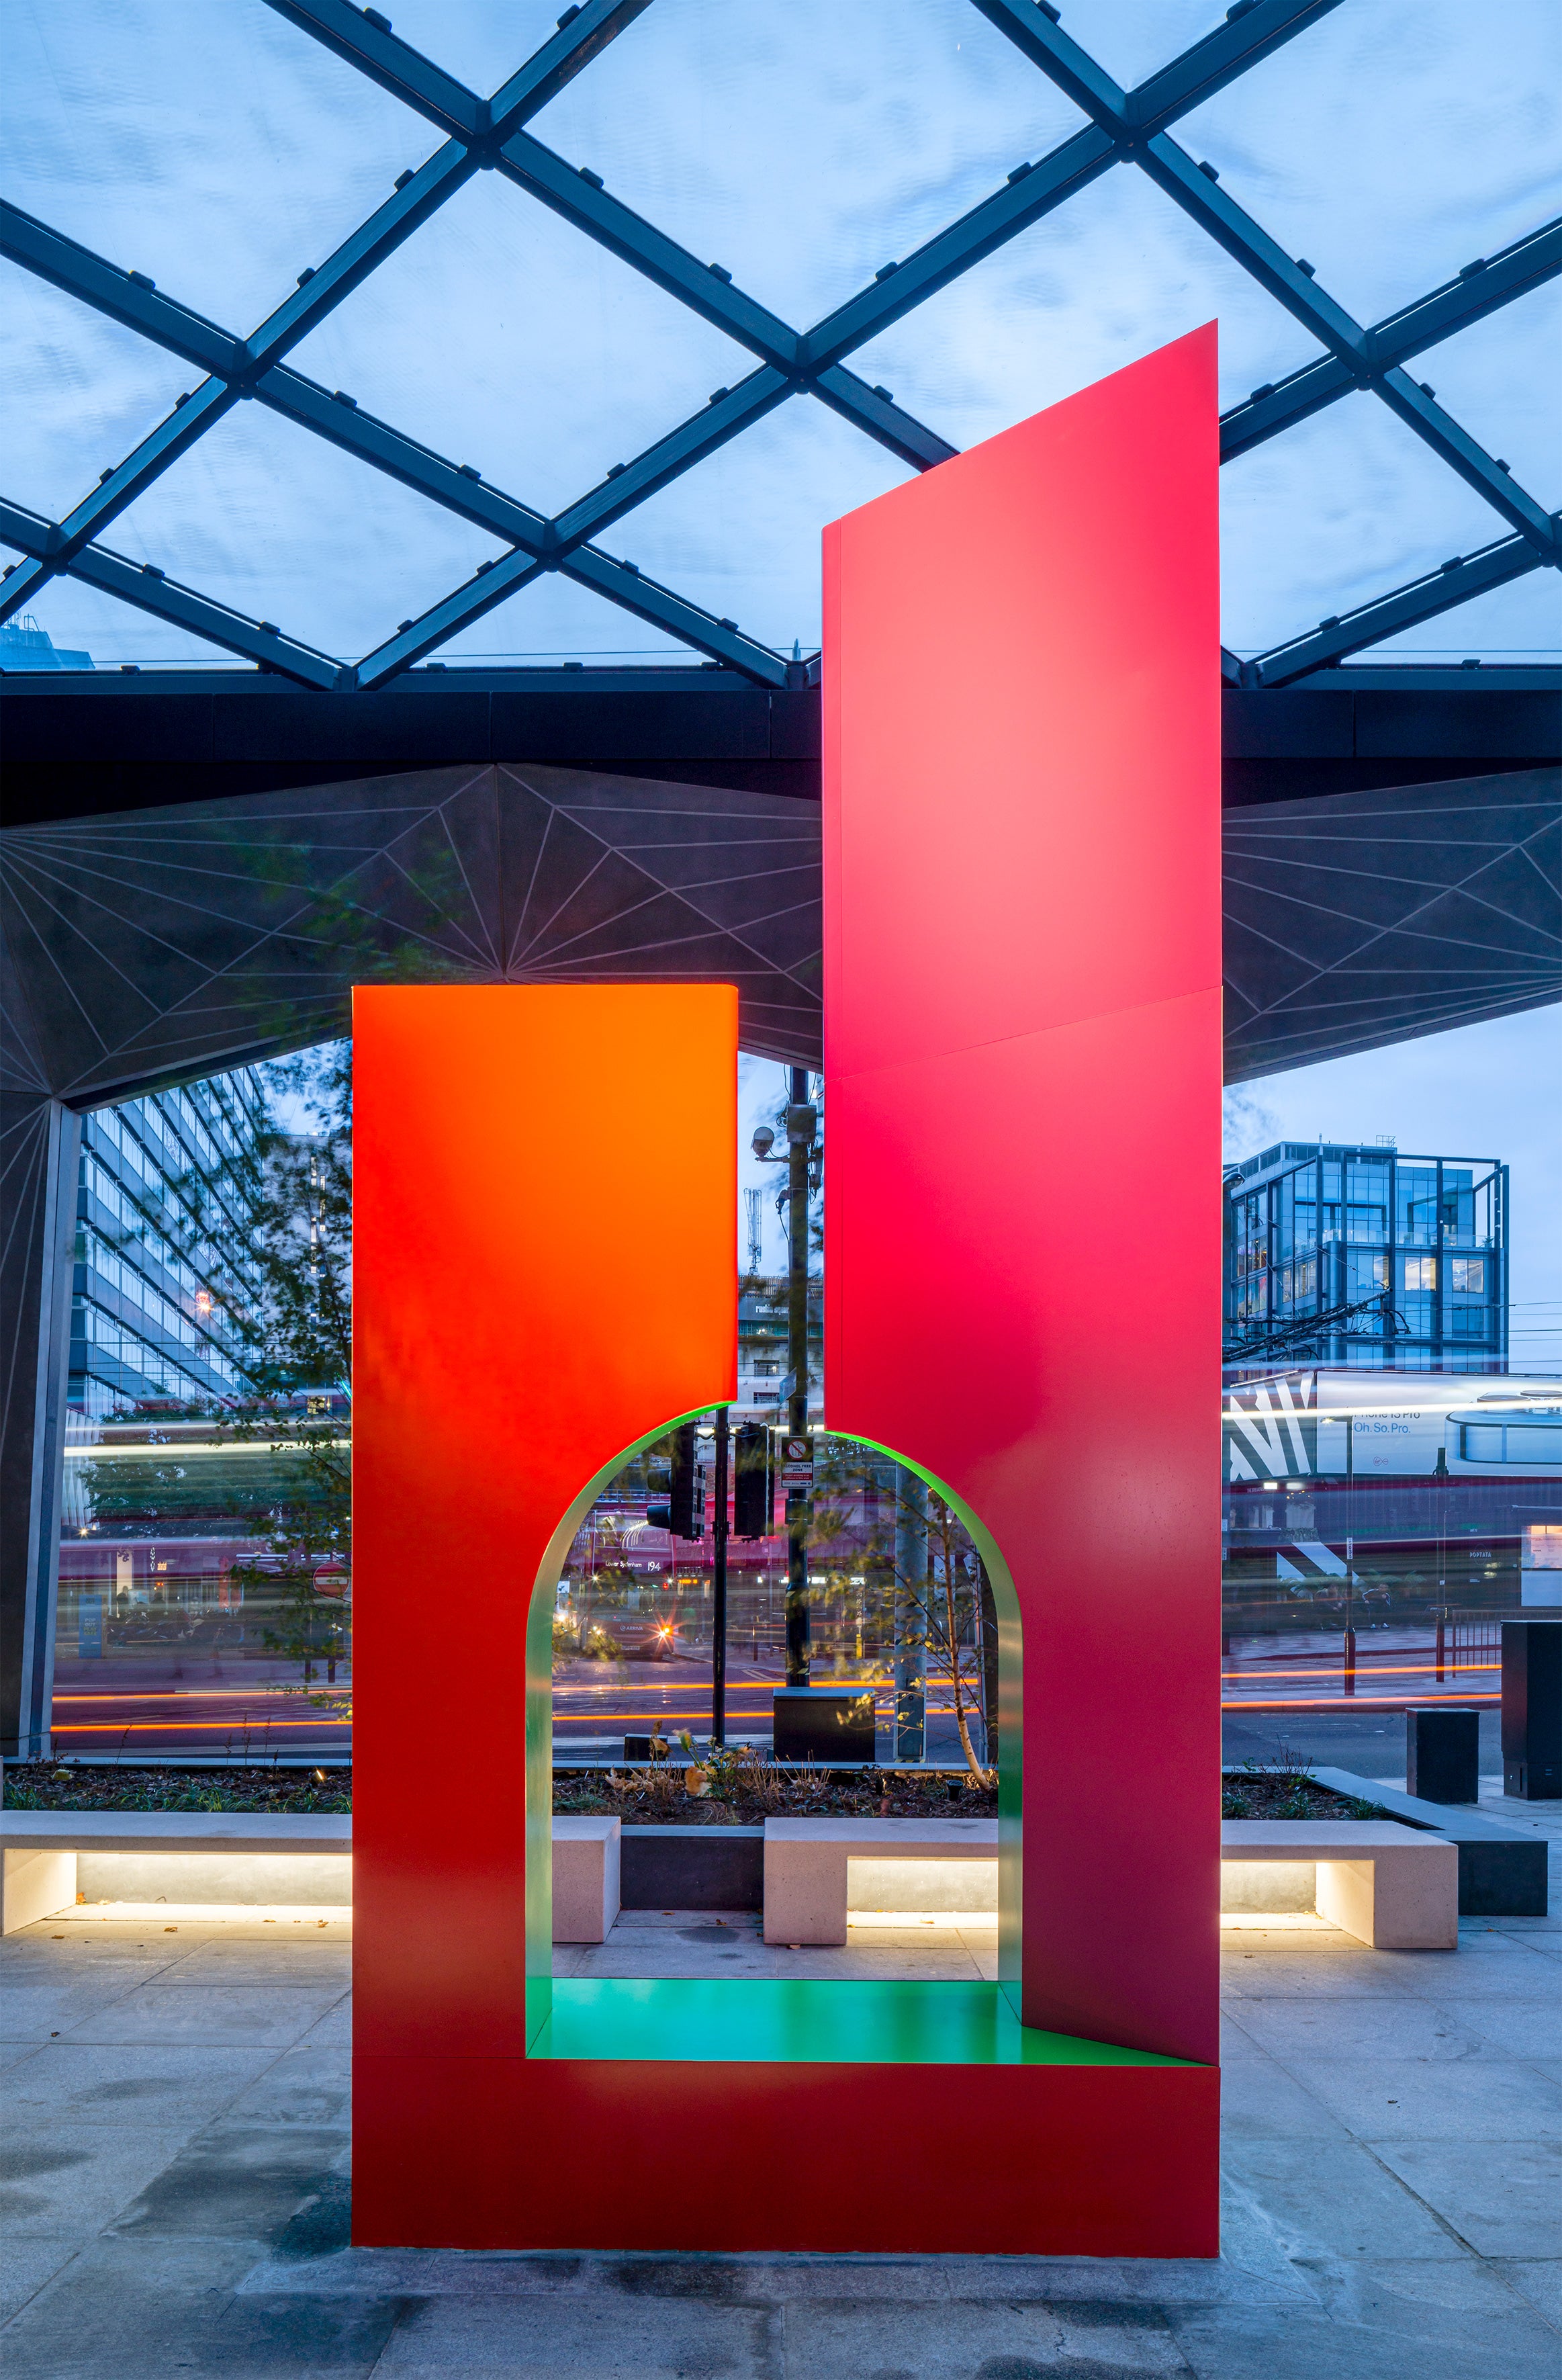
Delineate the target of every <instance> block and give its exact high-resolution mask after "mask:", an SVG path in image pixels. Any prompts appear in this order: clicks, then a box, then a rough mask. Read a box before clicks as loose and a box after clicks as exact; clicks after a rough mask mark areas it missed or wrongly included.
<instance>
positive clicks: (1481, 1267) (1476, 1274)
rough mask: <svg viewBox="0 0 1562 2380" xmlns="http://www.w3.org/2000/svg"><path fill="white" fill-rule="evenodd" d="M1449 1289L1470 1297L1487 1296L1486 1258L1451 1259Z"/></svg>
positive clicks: (1449, 1261) (1449, 1260)
mask: <svg viewBox="0 0 1562 2380" xmlns="http://www.w3.org/2000/svg"><path fill="white" fill-rule="evenodd" d="M1448 1263H1449V1269H1450V1274H1451V1279H1450V1281H1449V1284H1448V1285H1449V1287H1450V1288H1451V1289H1452V1290H1453V1291H1454V1292H1455V1293H1456V1294H1458V1293H1459V1292H1460V1291H1462V1292H1463V1293H1465V1294H1466V1295H1467V1296H1470V1297H1484V1295H1485V1294H1486V1259H1485V1257H1449V1259H1448Z"/></svg>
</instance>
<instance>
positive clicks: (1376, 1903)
mask: <svg viewBox="0 0 1562 2380" xmlns="http://www.w3.org/2000/svg"><path fill="white" fill-rule="evenodd" d="M1220 1860H1221V1895H1220V1900H1221V1907H1222V1908H1223V1909H1229V1910H1230V1911H1232V1912H1236V1911H1238V1910H1241V1909H1242V1908H1243V1907H1244V1905H1248V1906H1251V1907H1252V1909H1253V1913H1255V1914H1256V1913H1259V1912H1262V1911H1264V1910H1265V1909H1269V1910H1274V1909H1278V1908H1279V1907H1281V1906H1282V1902H1281V1900H1279V1899H1278V1898H1277V1897H1276V1896H1275V1894H1274V1893H1273V1892H1268V1893H1266V1892H1265V1890H1264V1886H1265V1882H1266V1881H1267V1879H1266V1878H1265V1877H1264V1876H1254V1878H1253V1888H1251V1889H1250V1890H1249V1891H1248V1892H1247V1893H1246V1894H1244V1893H1243V1891H1242V1884H1241V1876H1240V1871H1241V1868H1242V1867H1244V1866H1253V1867H1254V1868H1255V1869H1256V1868H1267V1867H1269V1866H1271V1865H1272V1864H1273V1863H1275V1862H1277V1861H1281V1862H1286V1863H1289V1864H1291V1865H1293V1866H1296V1867H1302V1868H1305V1867H1312V1868H1313V1869H1314V1885H1313V1888H1312V1891H1313V1896H1314V1906H1315V1908H1316V1911H1317V1914H1318V1915H1319V1916H1320V1917H1322V1918H1325V1919H1326V1920H1327V1922H1328V1923H1329V1924H1330V1925H1338V1927H1339V1929H1340V1931H1341V1932H1342V1933H1344V1934H1351V1935H1354V1936H1355V1937H1356V1939H1357V1940H1358V1941H1359V1942H1365V1943H1367V1944H1368V1945H1369V1946H1370V1948H1371V1949H1374V1950H1457V1949H1458V1948H1459V1852H1458V1851H1457V1849H1456V1848H1455V1846H1454V1845H1453V1844H1452V1843H1450V1842H1446V1841H1444V1840H1442V1838H1441V1837H1439V1836H1436V1835H1428V1834H1422V1833H1418V1832H1417V1831H1416V1829H1415V1828H1412V1827H1401V1826H1398V1825H1396V1824H1395V1823H1394V1822H1393V1821H1392V1820H1385V1819H1371V1818H1367V1819H1360V1820H1358V1819H1350V1818H1347V1819H1332V1818H1331V1819H1326V1820H1324V1821H1322V1822H1319V1821H1314V1820H1290V1819H1285V1818H1228V1819H1226V1820H1225V1822H1224V1823H1223V1825H1222V1826H1221V1828H1220ZM1305 1890H1306V1887H1305V1881H1304V1879H1303V1880H1302V1891H1303V1896H1305ZM1290 1905H1292V1906H1299V1905H1300V1904H1299V1903H1298V1902H1296V1901H1295V1900H1291V1902H1290Z"/></svg>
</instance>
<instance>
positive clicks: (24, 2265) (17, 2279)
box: [0, 2231, 94, 2323]
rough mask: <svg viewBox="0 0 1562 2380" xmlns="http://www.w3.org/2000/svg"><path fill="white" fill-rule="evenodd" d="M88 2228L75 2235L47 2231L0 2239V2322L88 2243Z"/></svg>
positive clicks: (7, 2318) (89, 2238)
mask: <svg viewBox="0 0 1562 2380" xmlns="http://www.w3.org/2000/svg"><path fill="white" fill-rule="evenodd" d="M93 2236H94V2235H93V2234H92V2233H91V2231H85V2232H82V2233H81V2234H80V2235H79V2236H78V2237H71V2236H70V2235H69V2234H66V2235H63V2236H61V2235H50V2236H48V2237H46V2238H40V2239H33V2240H22V2239H16V2240H6V2239H0V2323H6V2322H8V2321H9V2320H10V2318H11V2316H12V2315H13V2314H14V2313H20V2312H21V2309H22V2307H23V2306H24V2305H26V2303H27V2301H28V2300H29V2298H31V2297H36V2295H37V2293H38V2291H39V2290H40V2289H42V2287H43V2285H44V2283H45V2282H46V2281H49V2280H52V2279H53V2278H54V2275H55V2274H56V2273H57V2272H59V2271H60V2270H61V2269H62V2268H63V2267H64V2266H65V2265H68V2264H69V2262H70V2260H71V2258H72V2256H74V2255H75V2254H76V2253H77V2252H78V2250H79V2249H81V2248H87V2247H91V2243H92V2240H93Z"/></svg>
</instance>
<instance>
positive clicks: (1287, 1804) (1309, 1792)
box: [1220, 1768, 1393, 1820]
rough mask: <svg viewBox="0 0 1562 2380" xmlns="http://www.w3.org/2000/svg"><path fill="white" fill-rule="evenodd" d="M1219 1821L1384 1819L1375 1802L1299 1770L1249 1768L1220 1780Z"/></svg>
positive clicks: (1389, 1815) (1387, 1814) (1387, 1813)
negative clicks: (1321, 1781) (1328, 1784)
mask: <svg viewBox="0 0 1562 2380" xmlns="http://www.w3.org/2000/svg"><path fill="white" fill-rule="evenodd" d="M1220 1815H1221V1816H1222V1817H1223V1818H1290V1819H1300V1820H1311V1819H1316V1818H1333V1819H1336V1820H1338V1819H1342V1818H1387V1817H1391V1816H1392V1815H1393V1813H1392V1812H1391V1811H1389V1810H1385V1809H1383V1808H1382V1807H1381V1806H1380V1805H1379V1804H1378V1803H1376V1802H1365V1801H1362V1800H1361V1799H1360V1798H1359V1797H1358V1796H1357V1795H1355V1794H1352V1793H1337V1792H1335V1791H1333V1789H1332V1788H1331V1787H1330V1786H1327V1785H1320V1784H1319V1783H1318V1782H1317V1780H1316V1779H1315V1778H1312V1777H1309V1776H1308V1775H1307V1774H1306V1773H1305V1771H1304V1770H1302V1769H1260V1768H1255V1769H1251V1770H1247V1771H1244V1772H1243V1773H1242V1774H1241V1775H1240V1776H1229V1775H1228V1776H1226V1777H1223V1778H1222V1779H1221V1780H1220Z"/></svg>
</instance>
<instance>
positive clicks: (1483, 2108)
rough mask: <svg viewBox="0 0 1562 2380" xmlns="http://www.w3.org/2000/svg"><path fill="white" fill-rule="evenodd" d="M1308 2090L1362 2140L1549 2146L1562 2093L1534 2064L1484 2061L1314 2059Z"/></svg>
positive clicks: (1561, 2128)
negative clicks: (1502, 2142) (1510, 2143)
mask: <svg viewBox="0 0 1562 2380" xmlns="http://www.w3.org/2000/svg"><path fill="white" fill-rule="evenodd" d="M1307 2072H1308V2083H1309V2087H1310V2088H1311V2090H1312V2091H1314V2093H1315V2094H1316V2095H1317V2096H1318V2098H1320V2099H1321V2100H1322V2101H1323V2102H1324V2105H1325V2106H1326V2107H1330V2108H1332V2109H1333V2110H1334V2112H1335V2113H1336V2114H1337V2115H1338V2116H1339V2117H1340V2118H1341V2119H1342V2120H1343V2121H1344V2122H1345V2123H1346V2124H1347V2125H1348V2126H1349V2128H1350V2131H1352V2132H1353V2133H1354V2134H1355V2136H1356V2138H1357V2139H1358V2140H1362V2141H1371V2142H1377V2141H1389V2140H1423V2141H1431V2140H1459V2141H1466V2142H1471V2143H1473V2142H1477V2141H1508V2142H1512V2143H1519V2142H1521V2141H1555V2140H1556V2139H1557V2138H1558V2136H1559V2135H1562V2092H1559V2091H1558V2090H1557V2088H1556V2084H1555V2083H1550V2082H1548V2081H1547V2080H1546V2078H1545V2077H1544V2075H1543V2074H1542V2073H1541V2072H1540V2070H1539V2069H1538V2068H1537V2067H1536V2066H1534V2065H1526V2064H1523V2063H1521V2062H1520V2060H1518V2059H1516V2058H1504V2057H1502V2056H1501V2055H1500V2053H1498V2052H1496V2051H1493V2052H1492V2053H1491V2055H1490V2056H1489V2057H1486V2058H1478V2059H1477V2058H1471V2059H1468V2060H1463V2059H1444V2058H1422V2059H1419V2060H1412V2059H1408V2058H1375V2059H1371V2060H1367V2059H1361V2058H1335V2059H1328V2058H1319V2059H1317V2060H1315V2061H1314V2062H1313V2063H1312V2064H1310V2065H1309V2068H1308V2070H1307Z"/></svg>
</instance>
